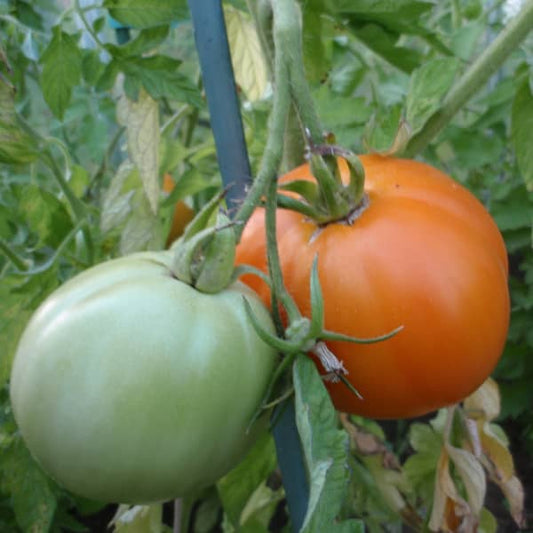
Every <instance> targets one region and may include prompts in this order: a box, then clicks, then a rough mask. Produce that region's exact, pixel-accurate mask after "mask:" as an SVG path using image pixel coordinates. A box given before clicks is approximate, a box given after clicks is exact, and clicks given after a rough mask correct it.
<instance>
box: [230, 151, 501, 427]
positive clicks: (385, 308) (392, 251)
mask: <svg viewBox="0 0 533 533" xmlns="http://www.w3.org/2000/svg"><path fill="white" fill-rule="evenodd" d="M361 162H362V164H363V166H364V169H365V175H366V181H365V192H366V195H367V197H368V206H367V208H366V209H364V210H363V211H362V213H360V215H359V216H358V217H357V219H356V220H355V221H354V223H353V224H352V225H347V224H344V223H331V224H328V225H326V226H325V227H322V228H318V227H317V225H316V224H315V223H314V222H313V221H311V220H309V219H308V218H306V217H305V216H303V215H301V214H299V213H296V212H293V211H289V210H282V209H279V210H278V214H277V224H278V226H277V240H278V245H279V253H280V258H281V263H282V270H283V274H284V281H285V285H286V287H287V289H288V291H289V292H290V293H291V295H292V296H293V298H294V299H295V301H296V303H297V305H298V306H299V308H300V310H301V312H302V314H304V315H306V316H310V302H309V279H310V270H311V265H312V261H313V258H314V257H315V255H317V254H318V269H319V276H320V282H321V285H322V290H323V296H324V314H325V327H326V329H328V330H330V331H335V332H339V333H344V334H347V335H351V336H355V337H360V338H368V337H375V336H379V335H383V334H385V333H387V332H390V331H392V330H394V329H395V328H397V327H399V326H403V329H402V330H401V331H400V332H399V333H397V334H396V335H395V336H394V337H392V338H390V339H388V340H386V341H382V342H379V343H375V344H367V345H363V344H351V343H346V342H330V343H328V346H329V348H330V349H331V350H332V351H333V352H334V353H335V354H336V355H337V357H338V358H339V359H340V360H342V361H343V363H344V366H345V367H346V369H347V370H348V372H349V374H348V375H347V378H348V379H349V380H350V381H351V383H352V384H353V385H354V387H355V388H356V389H357V390H358V391H359V392H360V393H361V395H362V397H363V399H358V398H357V397H356V396H355V395H354V394H353V393H352V392H351V391H350V390H349V389H348V387H346V385H344V384H343V383H342V382H339V383H326V385H327V387H328V389H329V391H330V394H331V397H332V400H333V402H334V404H335V406H336V407H337V409H339V410H340V411H345V412H350V413H355V414H360V415H363V416H368V417H373V418H408V417H415V416H419V415H422V414H425V413H428V412H430V411H433V410H435V409H438V408H440V407H443V406H446V405H450V404H454V403H457V402H459V401H460V400H462V399H463V398H465V397H466V396H467V395H468V394H470V393H471V392H473V391H474V390H475V389H476V388H477V387H479V386H480V385H481V384H482V383H483V382H484V380H485V379H486V378H487V377H488V376H489V374H490V373H491V372H492V370H493V369H494V367H495V365H496V363H497V361H498V359H499V357H500V355H501V352H502V349H503V346H504V343H505V340H506V336H507V330H508V323H509V312H510V310H509V292H508V286H507V271H508V263H507V253H506V249H505V245H504V242H503V239H502V237H501V235H500V232H499V231H498V229H497V227H496V225H495V223H494V221H493V220H492V218H491V217H490V215H489V214H488V212H487V211H486V210H485V208H484V207H483V205H482V204H481V203H480V202H479V201H478V200H477V199H476V198H475V197H474V196H473V195H472V194H471V193H470V192H469V191H467V190H466V189H465V188H464V187H462V186H461V185H460V184H458V183H457V182H455V181H454V180H452V179H451V178H450V177H448V176H446V175H445V174H443V173H442V172H440V171H439V170H437V169H436V168H433V167H431V166H429V165H427V164H424V163H421V162H417V161H413V160H402V159H395V158H390V157H383V156H379V155H366V156H362V157H361ZM343 163H344V162H343V161H340V163H339V165H340V168H341V174H342V175H343V179H347V177H348V170H347V167H346V165H345V164H343ZM295 179H305V180H312V179H313V178H312V176H311V173H310V169H309V166H308V165H303V166H300V167H298V168H296V169H294V170H293V171H291V172H289V173H288V174H287V175H285V176H284V177H283V178H282V181H284V182H285V181H290V180H295ZM237 263H238V264H251V265H254V266H256V267H258V268H260V269H262V270H265V271H266V248H265V236H264V212H263V209H257V210H256V212H255V213H254V214H253V216H252V218H251V219H250V220H249V222H248V224H247V226H246V228H245V231H244V233H243V236H242V239H241V242H240V245H239V246H238V249H237ZM243 281H245V282H246V283H248V284H249V285H250V286H251V287H252V288H253V289H254V290H255V291H256V292H257V293H258V294H259V295H260V296H261V297H262V299H263V301H264V302H265V303H266V304H268V303H269V300H270V298H269V291H268V288H267V287H266V285H265V284H264V283H263V282H262V281H261V280H259V278H257V277H255V276H251V275H247V276H245V277H243Z"/></svg>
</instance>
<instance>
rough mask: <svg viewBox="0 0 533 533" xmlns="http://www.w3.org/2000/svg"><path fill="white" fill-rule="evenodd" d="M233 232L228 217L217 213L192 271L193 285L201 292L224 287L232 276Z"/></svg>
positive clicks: (211, 292) (217, 290)
mask: <svg viewBox="0 0 533 533" xmlns="http://www.w3.org/2000/svg"><path fill="white" fill-rule="evenodd" d="M235 246H236V242H235V232H234V231H233V226H232V224H231V223H230V220H229V218H228V217H227V216H226V215H224V214H223V213H218V216H217V225H216V228H215V232H214V234H213V237H212V238H211V240H210V241H209V242H208V244H207V246H206V247H205V251H204V252H203V257H202V258H201V260H200V261H199V262H198V263H193V266H196V265H198V266H197V272H194V276H195V279H194V287H195V288H196V289H198V290H199V291H201V292H206V293H210V294H213V293H216V292H220V291H221V290H223V289H225V288H226V287H227V286H228V285H229V283H230V281H231V279H232V278H233V270H234V266H233V265H234V264H235Z"/></svg>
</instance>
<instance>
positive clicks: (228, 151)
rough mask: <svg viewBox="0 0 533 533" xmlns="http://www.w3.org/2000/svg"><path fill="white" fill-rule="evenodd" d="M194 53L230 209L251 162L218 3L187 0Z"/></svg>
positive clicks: (246, 181)
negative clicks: (198, 59) (201, 79)
mask: <svg viewBox="0 0 533 533" xmlns="http://www.w3.org/2000/svg"><path fill="white" fill-rule="evenodd" d="M189 9H190V11H191V14H192V20H193V24H194V36H195V41H196V49H197V51H198V56H199V58H200V66H201V68H202V78H203V82H204V88H205V92H206V95H207V104H208V107H209V114H210V117H211V129H212V130H213V135H214V137H215V144H216V148H217V157H218V164H219V167H220V173H221V175H222V180H223V182H224V185H225V186H226V187H228V186H229V190H228V193H227V196H226V198H227V201H228V207H229V208H230V209H231V208H232V207H234V206H235V203H237V202H238V201H239V200H240V199H241V198H242V197H243V196H244V194H245V193H244V191H245V187H246V186H247V185H249V183H250V181H251V170H250V162H249V160H248V152H247V149H246V141H245V138H244V131H243V127H242V121H241V114H240V108H239V100H238V97H237V90H236V87H235V79H234V77H233V68H232V65H231V56H230V50H229V44H228V38H227V34H226V25H225V22H224V13H223V11H222V3H221V2H220V1H219V0H189Z"/></svg>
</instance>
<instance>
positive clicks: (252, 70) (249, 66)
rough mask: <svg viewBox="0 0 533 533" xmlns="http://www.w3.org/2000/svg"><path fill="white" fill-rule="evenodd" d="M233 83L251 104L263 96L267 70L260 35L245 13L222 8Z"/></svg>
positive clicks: (230, 8) (227, 7)
mask: <svg viewBox="0 0 533 533" xmlns="http://www.w3.org/2000/svg"><path fill="white" fill-rule="evenodd" d="M224 18H225V21H226V30H227V34H228V41H229V46H230V49H231V62H232V65H233V72H234V74H235V81H236V82H237V84H238V85H239V87H240V88H241V89H242V90H243V91H244V94H245V95H246V97H247V98H248V100H250V101H252V102H253V101H255V100H259V99H260V98H262V97H263V96H264V95H265V92H266V88H267V84H268V67H267V64H266V61H265V58H264V56H263V52H262V49H261V42H260V41H259V35H258V34H257V30H256V29H255V25H254V23H253V21H252V19H251V18H250V17H249V16H248V14H247V13H245V12H244V11H241V10H239V9H235V8H234V7H231V6H226V7H225V8H224Z"/></svg>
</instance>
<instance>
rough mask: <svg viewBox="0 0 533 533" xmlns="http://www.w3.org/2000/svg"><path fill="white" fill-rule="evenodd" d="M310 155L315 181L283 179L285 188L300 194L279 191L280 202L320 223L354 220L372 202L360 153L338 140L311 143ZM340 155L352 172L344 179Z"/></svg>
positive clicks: (349, 223) (284, 189) (343, 222)
mask: <svg viewBox="0 0 533 533" xmlns="http://www.w3.org/2000/svg"><path fill="white" fill-rule="evenodd" d="M307 158H308V160H309V167H310V169H311V173H312V175H313V177H314V178H315V181H309V180H300V179H298V180H292V181H288V182H286V183H282V184H281V185H280V187H279V189H280V190H281V191H287V192H292V193H295V194H296V195H297V196H299V198H295V197H294V196H289V195H286V194H283V193H282V194H279V195H278V205H279V206H280V207H283V208H286V209H291V210H293V211H298V212H300V213H302V214H304V215H305V216H307V217H309V218H310V219H312V220H313V221H314V222H315V223H316V224H317V225H318V226H319V227H324V226H326V225H328V224H332V223H341V224H348V225H351V224H353V222H354V221H355V220H356V218H358V217H359V216H360V214H361V213H362V212H363V211H364V210H365V209H366V207H367V206H368V197H367V196H366V194H365V190H364V180H365V178H364V169H363V165H362V164H361V162H360V160H359V158H358V157H357V155H356V154H354V153H353V152H351V151H350V150H347V149H345V148H342V147H340V146H337V145H335V144H329V143H328V144H319V145H313V144H312V143H310V145H309V147H308V155H307ZM339 159H341V160H342V161H343V163H342V165H345V166H346V167H347V170H348V173H349V174H348V179H347V180H344V181H343V179H342V174H343V173H344V172H343V170H344V169H341V166H340V164H339Z"/></svg>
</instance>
